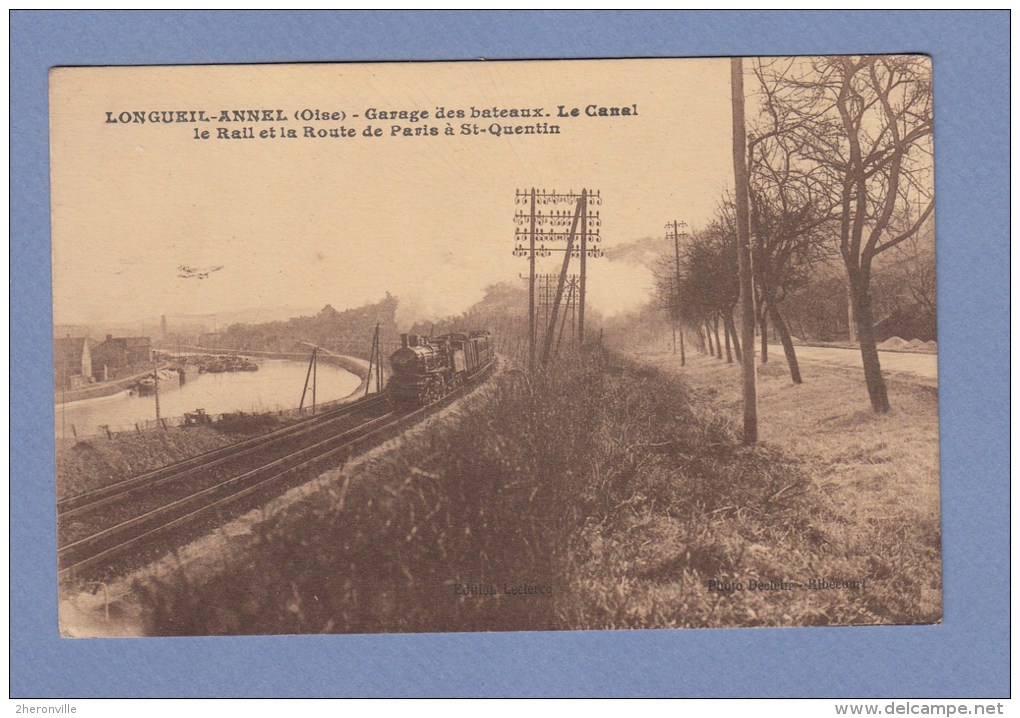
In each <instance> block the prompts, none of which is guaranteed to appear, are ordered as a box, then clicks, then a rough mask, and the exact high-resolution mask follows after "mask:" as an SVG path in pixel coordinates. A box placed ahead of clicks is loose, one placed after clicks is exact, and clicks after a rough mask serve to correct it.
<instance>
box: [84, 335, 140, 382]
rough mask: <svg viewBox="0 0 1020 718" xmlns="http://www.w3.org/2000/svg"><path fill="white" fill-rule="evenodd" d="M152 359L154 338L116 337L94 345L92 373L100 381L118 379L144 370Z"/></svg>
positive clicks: (107, 337) (109, 336)
mask: <svg viewBox="0 0 1020 718" xmlns="http://www.w3.org/2000/svg"><path fill="white" fill-rule="evenodd" d="M151 361H152V339H150V338H149V337H114V336H113V335H110V334H107V335H106V341H102V342H100V343H99V344H97V345H95V346H94V347H92V373H93V375H94V376H95V378H96V380H98V381H106V380H108V379H116V378H118V377H122V376H125V375H127V374H131V373H133V372H137V371H144V370H145V369H146V368H148V365H149V362H151Z"/></svg>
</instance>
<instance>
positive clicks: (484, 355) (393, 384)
mask: <svg viewBox="0 0 1020 718" xmlns="http://www.w3.org/2000/svg"><path fill="white" fill-rule="evenodd" d="M494 358H495V352H494V351H493V344H492V336H491V335H490V333H489V332H488V331H485V330H481V331H471V332H467V333H462V332H453V333H450V334H443V335H440V336H437V337H421V336H418V335H416V334H401V335H400V348H399V349H397V350H396V351H395V352H393V354H392V355H391V356H390V366H391V368H392V375H391V376H390V380H389V382H388V384H387V392H388V393H389V397H390V401H391V402H393V403H394V404H397V405H401V406H425V405H426V404H431V403H433V402H434V401H438V400H439V399H441V398H443V397H444V396H446V395H447V394H449V393H450V392H451V391H453V390H454V389H456V388H457V387H459V386H461V385H462V384H463V383H464V382H466V381H468V380H470V379H472V378H474V377H475V376H477V375H478V374H480V373H482V372H483V371H485V370H486V369H487V368H488V367H489V366H490V365H491V364H492V362H493V360H494Z"/></svg>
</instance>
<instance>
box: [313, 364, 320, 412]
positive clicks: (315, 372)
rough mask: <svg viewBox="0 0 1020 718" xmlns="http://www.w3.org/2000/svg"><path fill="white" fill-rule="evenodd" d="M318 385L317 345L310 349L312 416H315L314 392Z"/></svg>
mask: <svg viewBox="0 0 1020 718" xmlns="http://www.w3.org/2000/svg"><path fill="white" fill-rule="evenodd" d="M318 387H319V347H315V349H313V350H312V416H315V393H316V389H318Z"/></svg>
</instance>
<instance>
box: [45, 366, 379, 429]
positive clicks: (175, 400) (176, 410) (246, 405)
mask: <svg viewBox="0 0 1020 718" xmlns="http://www.w3.org/2000/svg"><path fill="white" fill-rule="evenodd" d="M258 365H259V370H258V371H250V372H249V371H239V372H223V373H220V374H195V375H193V376H191V377H190V378H189V379H188V380H187V381H186V382H185V383H184V384H183V385H179V384H178V382H177V381H169V382H162V381H161V382H160V384H159V410H160V416H162V417H165V418H169V417H179V416H184V414H185V413H186V412H191V411H195V410H196V409H205V410H206V412H207V413H209V414H220V413H223V412H230V411H246V412H260V411H279V410H281V409H295V408H297V406H298V404H299V403H300V402H301V389H302V387H303V386H304V383H305V375H306V373H307V371H308V364H307V362H296V361H288V360H285V359H259V360H258ZM317 375H318V383H317V386H316V401H317V402H318V403H319V404H323V403H325V402H328V401H335V400H337V399H343V398H346V397H347V396H349V395H350V394H352V393H353V392H354V390H355V389H357V388H358V385H359V384H360V383H361V379H359V378H358V377H357V376H356V375H355V374H352V373H350V372H348V371H344V370H343V369H341V368H340V367H337V366H333V365H331V364H326V363H320V364H319V366H318V369H317ZM311 402H312V389H311V380H309V388H308V395H307V396H306V397H305V406H306V407H307V406H311ZM54 418H55V419H56V431H57V438H60V436H61V433H62V432H66V435H67V436H68V437H70V436H71V435H72V431H71V426H72V425H74V429H75V431H77V432H78V435H79V436H91V435H95V434H98V433H100V431H101V430H100V429H99V427H100V426H101V425H103V424H106V425H108V426H109V427H110V431H133V430H134V428H135V423H139V424H141V423H142V422H144V421H145V420H152V419H155V418H156V400H155V398H154V397H153V396H151V395H150V396H137V395H130V394H128V393H127V392H126V391H125V392H121V393H120V394H114V395H113V396H105V397H100V398H96V399H85V400H83V401H74V402H70V403H67V404H58V405H57V406H56V410H55V417H54ZM142 425H143V426H144V424H142Z"/></svg>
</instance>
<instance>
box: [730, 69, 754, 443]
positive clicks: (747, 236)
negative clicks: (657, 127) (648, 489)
mask: <svg viewBox="0 0 1020 718" xmlns="http://www.w3.org/2000/svg"><path fill="white" fill-rule="evenodd" d="M730 82H731V87H732V93H733V179H734V185H733V186H734V188H735V194H736V204H737V267H738V271H739V274H740V317H741V320H742V326H741V329H742V336H741V339H742V340H743V341H742V342H741V343H742V344H743V345H744V351H743V352H742V354H741V359H742V361H741V364H742V369H743V378H744V387H743V393H744V443H745V444H753V443H755V442H757V440H758V408H757V397H756V393H755V386H754V380H755V378H754V351H753V348H754V285H753V279H752V277H751V228H750V220H749V216H748V206H747V204H748V191H749V190H748V185H749V182H748V177H747V135H746V129H745V127H744V64H743V60H741V58H739V57H734V58H731V59H730Z"/></svg>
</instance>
